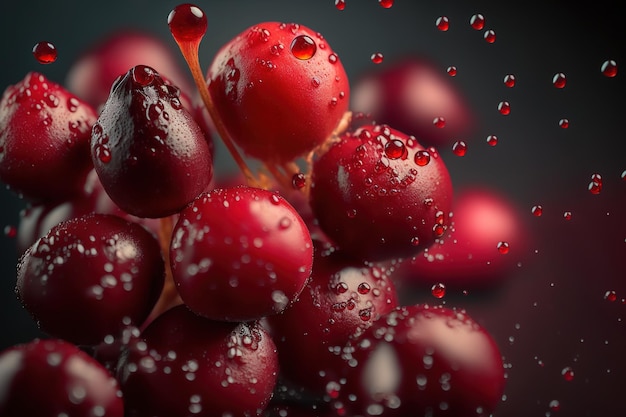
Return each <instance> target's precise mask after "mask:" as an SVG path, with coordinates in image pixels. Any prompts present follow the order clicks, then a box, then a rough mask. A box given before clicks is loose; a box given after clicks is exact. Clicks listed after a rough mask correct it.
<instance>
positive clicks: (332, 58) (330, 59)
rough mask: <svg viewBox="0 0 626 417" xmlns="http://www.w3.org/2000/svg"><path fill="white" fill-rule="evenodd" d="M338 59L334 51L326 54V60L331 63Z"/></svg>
mask: <svg viewBox="0 0 626 417" xmlns="http://www.w3.org/2000/svg"><path fill="white" fill-rule="evenodd" d="M338 59H339V58H338V57H337V54H336V53H334V52H333V53H332V54H330V55H328V62H330V63H331V64H335V63H336V62H337V60H338ZM337 81H339V80H337Z"/></svg>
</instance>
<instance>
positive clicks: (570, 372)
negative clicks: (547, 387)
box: [561, 366, 574, 382]
mask: <svg viewBox="0 0 626 417" xmlns="http://www.w3.org/2000/svg"><path fill="white" fill-rule="evenodd" d="M561 375H562V376H563V379H564V380H566V381H568V382H570V381H573V380H574V369H572V367H571V366H566V367H565V368H563V369H562V370H561Z"/></svg>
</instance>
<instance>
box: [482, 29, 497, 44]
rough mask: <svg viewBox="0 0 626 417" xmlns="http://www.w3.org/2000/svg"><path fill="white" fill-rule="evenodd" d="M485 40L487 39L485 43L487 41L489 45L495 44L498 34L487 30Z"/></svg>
mask: <svg viewBox="0 0 626 417" xmlns="http://www.w3.org/2000/svg"><path fill="white" fill-rule="evenodd" d="M484 38H485V41H487V43H494V42H495V41H496V32H494V31H493V30H491V29H489V30H486V31H485V34H484Z"/></svg>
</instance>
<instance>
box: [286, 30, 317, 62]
mask: <svg viewBox="0 0 626 417" xmlns="http://www.w3.org/2000/svg"><path fill="white" fill-rule="evenodd" d="M290 48H291V53H292V54H293V56H295V57H296V58H298V59H300V60H302V61H306V60H307V59H311V58H313V56H314V55H315V52H316V51H317V45H315V41H314V40H313V39H311V37H310V36H307V35H299V36H296V37H295V38H294V39H293V41H291V46H290Z"/></svg>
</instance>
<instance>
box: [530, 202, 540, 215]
mask: <svg viewBox="0 0 626 417" xmlns="http://www.w3.org/2000/svg"><path fill="white" fill-rule="evenodd" d="M530 212H531V213H532V214H533V216H535V217H541V215H542V214H543V207H541V206H540V205H537V206H533V207H532V208H531V209H530Z"/></svg>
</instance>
